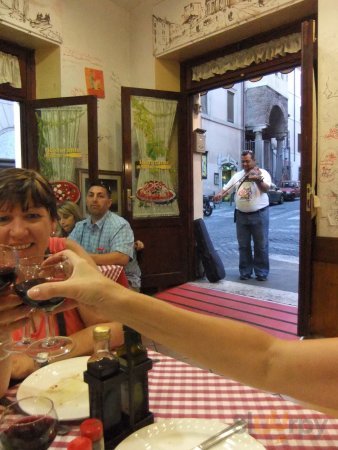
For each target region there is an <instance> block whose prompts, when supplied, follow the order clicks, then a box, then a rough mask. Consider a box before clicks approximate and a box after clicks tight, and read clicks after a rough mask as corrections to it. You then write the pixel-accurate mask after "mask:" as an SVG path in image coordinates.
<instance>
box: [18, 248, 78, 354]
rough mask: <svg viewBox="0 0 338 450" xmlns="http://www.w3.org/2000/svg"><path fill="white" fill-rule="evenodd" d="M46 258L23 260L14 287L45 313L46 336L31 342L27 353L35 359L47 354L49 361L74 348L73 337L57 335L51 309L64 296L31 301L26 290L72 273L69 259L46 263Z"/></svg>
mask: <svg viewBox="0 0 338 450" xmlns="http://www.w3.org/2000/svg"><path fill="white" fill-rule="evenodd" d="M44 258H45V256H44V255H43V256H35V257H29V258H21V259H20V264H19V268H18V279H17V283H16V284H15V286H14V290H15V292H16V293H17V295H19V296H20V297H21V298H22V301H23V302H24V303H25V304H27V305H29V306H31V307H32V308H35V309H36V310H40V311H41V312H42V313H43V315H44V321H45V333H46V337H45V338H44V339H39V340H37V341H35V342H33V343H32V344H30V345H29V346H28V348H27V350H26V353H27V354H28V355H29V356H31V357H32V358H35V359H41V358H42V356H43V355H45V359H47V360H48V361H49V360H51V359H54V358H58V357H59V356H63V355H65V354H67V353H69V352H70V351H71V350H72V348H73V341H72V339H71V338H69V337H66V336H55V329H54V316H53V314H52V312H53V310H54V309H55V308H56V307H57V306H59V305H60V304H61V303H62V302H63V301H64V298H63V297H54V298H51V299H49V300H44V301H39V302H38V301H35V300H32V299H31V298H30V297H29V296H28V295H27V291H28V290H29V289H30V288H32V287H33V286H36V285H37V284H42V283H48V282H51V281H53V282H55V281H63V280H65V279H66V278H68V276H69V275H70V273H71V269H70V265H69V263H68V262H67V261H60V262H57V263H52V264H48V261H45V262H44Z"/></svg>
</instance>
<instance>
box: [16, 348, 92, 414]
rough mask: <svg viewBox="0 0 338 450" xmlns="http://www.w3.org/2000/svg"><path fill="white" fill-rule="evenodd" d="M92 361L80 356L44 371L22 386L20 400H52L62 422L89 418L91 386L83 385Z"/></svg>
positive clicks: (26, 380) (19, 394)
mask: <svg viewBox="0 0 338 450" xmlns="http://www.w3.org/2000/svg"><path fill="white" fill-rule="evenodd" d="M88 358H89V357H88V356H80V357H78V358H71V359H65V360H64V361H57V362H55V363H52V364H49V365H48V366H45V367H41V369H39V370H37V371H36V372H34V373H32V374H31V375H29V376H28V377H27V378H26V379H25V380H24V381H23V382H22V383H21V385H20V386H19V389H18V392H17V394H16V397H17V399H18V400H20V399H21V398H24V397H29V396H30V395H42V396H44V397H48V398H50V399H51V400H53V402H54V405H55V409H56V412H57V415H58V418H59V420H77V419H85V418H87V417H89V396H88V385H87V383H85V382H84V381H83V372H84V371H85V370H86V369H87V360H88ZM26 412H28V413H30V411H26Z"/></svg>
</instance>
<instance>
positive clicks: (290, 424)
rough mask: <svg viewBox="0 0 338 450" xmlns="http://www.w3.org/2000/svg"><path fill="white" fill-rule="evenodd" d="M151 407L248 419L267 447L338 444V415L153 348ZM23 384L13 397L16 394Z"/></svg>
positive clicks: (168, 413)
mask: <svg viewBox="0 0 338 450" xmlns="http://www.w3.org/2000/svg"><path fill="white" fill-rule="evenodd" d="M149 357H150V358H152V359H153V361H154V367H153V369H152V370H151V371H150V372H149V392H150V394H149V395H150V409H151V411H152V412H153V413H154V415H155V420H161V419H168V418H185V417H187V418H198V419H202V418H203V419H219V420H220V421H224V423H230V422H232V421H233V420H234V419H236V418H244V419H245V420H247V422H248V424H249V430H248V431H249V433H250V434H251V435H252V436H253V437H255V438H256V439H258V440H259V441H260V442H261V443H262V444H263V445H264V446H265V447H266V449H267V450H275V449H276V450H284V449H297V450H303V449H308V450H309V449H315V450H317V449H323V448H326V449H333V448H336V447H338V419H331V418H328V417H327V416H325V415H323V414H321V413H317V412H314V411H311V410H308V409H303V408H301V407H300V406H298V405H297V404H295V403H293V402H290V401H287V400H284V399H282V398H281V397H280V396H279V395H274V394H269V393H265V392H262V391H259V390H256V389H253V388H250V387H248V386H243V385H241V384H240V383H237V382H235V381H232V380H228V379H225V378H223V377H220V376H218V375H215V374H213V373H211V372H208V371H206V370H202V369H199V368H197V367H193V366H191V365H189V364H186V363H184V362H181V361H177V360H176V359H174V358H171V357H168V356H164V355H162V354H160V353H156V352H153V351H149ZM16 389H17V387H14V388H12V389H10V390H9V391H8V393H7V396H8V397H9V398H11V399H13V400H14V399H15V394H16ZM70 424H71V431H70V433H69V434H68V435H67V436H57V437H56V438H55V440H54V442H53V444H52V445H51V446H50V449H51V450H55V449H63V450H65V449H66V448H67V443H68V442H69V441H71V440H72V439H73V438H74V437H76V436H78V435H79V423H77V422H72V423H70Z"/></svg>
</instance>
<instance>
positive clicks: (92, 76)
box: [85, 67, 104, 98]
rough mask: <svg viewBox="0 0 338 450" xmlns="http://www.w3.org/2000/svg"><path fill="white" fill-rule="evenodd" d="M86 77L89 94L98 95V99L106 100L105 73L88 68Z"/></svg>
mask: <svg viewBox="0 0 338 450" xmlns="http://www.w3.org/2000/svg"><path fill="white" fill-rule="evenodd" d="M85 76H86V86H87V94H88V95H96V97H98V98H104V80H103V71H102V70H97V69H90V68H88V67H86V68H85Z"/></svg>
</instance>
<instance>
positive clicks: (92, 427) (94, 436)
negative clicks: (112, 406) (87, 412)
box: [80, 419, 103, 441]
mask: <svg viewBox="0 0 338 450" xmlns="http://www.w3.org/2000/svg"><path fill="white" fill-rule="evenodd" d="M80 432H81V435H82V436H86V437H88V438H89V439H91V440H92V441H98V440H100V439H101V438H102V436H103V426H102V422H101V420H99V419H86V420H84V421H83V422H82V423H81V425H80Z"/></svg>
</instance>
